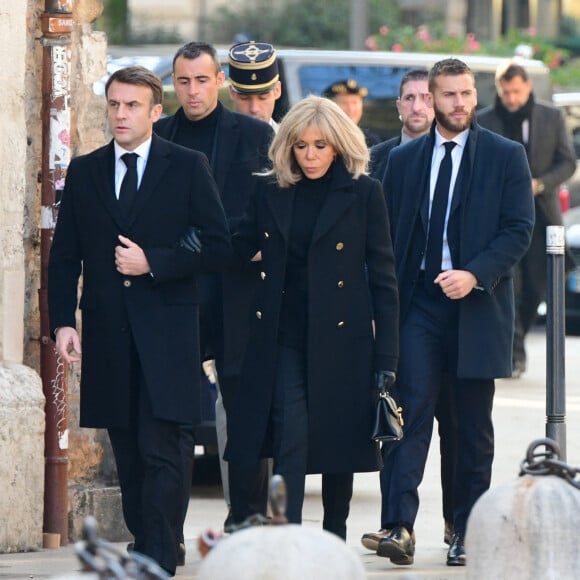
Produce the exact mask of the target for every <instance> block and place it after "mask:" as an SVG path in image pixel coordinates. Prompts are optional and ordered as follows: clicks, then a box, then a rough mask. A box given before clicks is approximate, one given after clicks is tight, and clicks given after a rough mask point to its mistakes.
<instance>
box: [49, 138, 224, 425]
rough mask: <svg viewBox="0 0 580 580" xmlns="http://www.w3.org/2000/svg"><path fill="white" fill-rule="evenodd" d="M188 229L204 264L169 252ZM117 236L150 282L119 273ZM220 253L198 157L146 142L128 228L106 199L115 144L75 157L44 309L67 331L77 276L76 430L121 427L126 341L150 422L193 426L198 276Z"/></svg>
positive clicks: (209, 188) (219, 234)
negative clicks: (146, 268)
mask: <svg viewBox="0 0 580 580" xmlns="http://www.w3.org/2000/svg"><path fill="white" fill-rule="evenodd" d="M189 226H197V227H199V228H201V229H202V231H203V244H204V246H203V250H202V252H201V254H193V253H191V252H188V251H186V250H185V249H183V248H181V247H179V245H178V243H177V242H178V240H179V238H180V236H181V235H182V233H183V232H184V230H185V229H186V228H188V227H189ZM119 234H123V235H125V236H127V237H129V238H130V239H131V240H133V241H134V242H135V243H137V244H138V245H139V246H141V248H143V250H144V252H145V255H146V257H147V260H148V261H149V264H150V266H151V270H152V273H153V275H149V274H146V275H143V276H124V275H122V274H120V273H119V272H117V270H116V268H115V246H117V245H119V241H118V239H117V236H118V235H119ZM229 248H230V245H229V232H228V228H227V223H226V219H225V215H224V211H223V208H222V206H221V203H220V201H219V196H218V192H217V188H216V186H215V183H214V181H213V179H212V177H211V174H210V172H209V167H208V164H207V161H206V159H205V156H203V155H201V154H199V153H196V152H194V151H191V150H188V149H185V148H183V147H179V146H178V145H175V144H173V143H169V142H167V141H165V140H164V139H161V138H159V137H157V136H153V139H152V143H151V150H150V154H149V158H148V161H147V166H146V168H145V172H144V174H143V179H142V182H141V185H140V188H139V192H138V195H137V200H136V203H135V207H134V209H133V212H132V214H131V216H130V218H129V219H127V220H124V219H123V217H122V215H121V213H120V210H119V207H118V201H117V199H116V196H115V189H114V147H113V143H112V142H111V143H110V144H109V145H107V146H105V147H102V148H100V149H97V150H96V151H94V152H93V153H90V154H89V155H85V156H82V157H77V158H76V159H73V161H72V162H71V164H70V167H69V169H68V174H67V178H66V184H65V189H64V193H63V197H62V202H61V204H60V211H59V217H58V221H57V224H56V229H55V233H54V240H53V244H52V250H51V254H50V261H49V270H48V303H49V314H50V324H51V328H52V329H55V328H57V327H61V326H72V327H75V326H76V324H75V310H76V306H77V284H78V279H79V275H80V274H81V270H82V275H83V286H82V295H81V298H80V308H81V311H82V337H83V354H82V370H81V425H82V426H85V427H122V426H126V425H127V423H128V419H129V408H130V392H129V386H130V384H131V380H130V368H129V361H130V359H131V344H132V341H134V345H135V347H136V349H137V352H138V355H139V359H140V361H141V365H142V368H143V372H144V374H145V380H146V383H147V387H148V391H149V396H150V399H151V405H152V409H153V413H154V415H155V416H156V417H158V418H162V419H168V420H173V421H178V422H182V423H195V422H197V421H198V419H199V385H198V381H199V364H200V363H199V357H198V352H199V343H198V322H197V315H198V312H197V311H198V307H197V289H196V274H197V273H198V272H199V271H201V270H205V269H207V268H213V267H220V266H222V265H223V263H224V262H225V260H227V257H228V253H229Z"/></svg>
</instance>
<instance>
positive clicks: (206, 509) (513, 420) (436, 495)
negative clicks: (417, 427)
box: [0, 328, 580, 580]
mask: <svg viewBox="0 0 580 580" xmlns="http://www.w3.org/2000/svg"><path fill="white" fill-rule="evenodd" d="M542 332H543V328H538V329H536V330H535V332H534V333H533V334H532V335H531V336H530V337H529V340H528V351H529V359H530V363H529V366H530V368H529V371H528V372H527V373H526V374H525V375H524V376H523V378H522V379H519V380H505V381H498V384H497V393H496V398H495V410H494V418H495V430H496V457H495V462H494V473H493V480H492V486H497V485H499V484H501V483H502V482H505V481H508V480H510V479H513V478H515V477H517V475H518V471H519V465H520V462H521V461H522V459H523V458H524V455H525V452H526V449H527V447H528V445H529V444H530V442H531V441H532V440H534V439H536V438H539V437H544V436H545V404H546V403H545V401H546V395H545V372H546V371H545V358H546V346H545V339H544V336H543V334H542ZM566 365H567V367H566V376H567V385H566V392H567V398H566V400H567V409H566V411H567V452H568V453H567V457H568V462H569V463H570V464H572V465H574V466H577V465H580V337H567V339H566ZM438 445H439V441H438V438H437V436H436V434H435V435H434V437H433V441H432V449H431V453H430V455H429V461H428V464H427V469H426V472H425V478H424V482H423V484H422V486H421V489H420V496H421V508H420V512H419V517H418V520H417V525H416V534H417V551H416V556H415V564H414V565H413V566H409V567H404V566H394V565H392V564H391V563H390V561H389V560H388V559H384V558H378V557H377V556H376V555H374V554H373V553H371V552H369V551H367V550H365V549H364V548H363V547H362V546H361V544H360V542H359V538H360V536H361V535H362V534H363V532H365V531H369V530H373V529H377V528H378V527H379V509H380V493H379V484H378V474H358V475H357V476H356V477H355V494H354V498H353V502H352V507H351V516H350V518H349V530H348V536H349V537H348V545H349V546H350V547H351V548H352V550H354V551H355V552H356V553H357V554H359V555H360V557H361V559H362V561H363V563H364V566H365V569H366V572H367V577H368V578H369V579H370V580H378V579H388V580H417V579H422V578H431V579H437V580H446V579H454V580H459V579H464V578H465V569H464V568H450V567H447V566H446V565H445V556H446V549H447V548H446V546H445V545H444V544H443V518H442V516H441V491H440V486H439V466H438V461H439V457H438V456H439V452H438ZM193 493H194V496H192V499H191V502H190V508H189V513H188V517H187V522H186V529H185V537H186V547H187V557H186V566H185V567H183V568H178V573H177V576H176V578H178V579H184V580H185V579H188V580H189V579H191V580H193V579H195V577H196V571H197V570H198V566H199V561H200V560H199V555H198V553H197V548H196V541H197V537H198V536H199V534H200V533H201V532H202V531H203V530H204V529H206V528H212V529H214V530H220V529H221V526H222V524H223V520H224V518H225V515H226V510H225V504H224V502H223V499H222V498H221V492H220V489H219V488H217V487H208V488H198V487H196V488H194V490H193ZM304 518H305V521H304V525H306V526H316V527H320V526H321V519H322V506H321V501H320V477H318V476H309V478H308V480H307V495H306V501H305V507H304ZM119 546H120V547H121V546H123V544H119ZM468 558H469V555H468ZM78 569H79V564H78V563H77V560H76V557H75V555H74V548H73V546H72V545H71V546H67V547H64V548H60V549H58V550H44V551H41V552H33V553H27V554H4V555H0V579H4V578H6V579H10V580H16V579H20V578H28V579H38V578H57V577H58V576H59V575H66V574H71V573H73V572H74V571H75V570H78ZM232 580H235V579H232ZM320 580H327V579H324V578H321V579H320ZM328 580H331V579H328Z"/></svg>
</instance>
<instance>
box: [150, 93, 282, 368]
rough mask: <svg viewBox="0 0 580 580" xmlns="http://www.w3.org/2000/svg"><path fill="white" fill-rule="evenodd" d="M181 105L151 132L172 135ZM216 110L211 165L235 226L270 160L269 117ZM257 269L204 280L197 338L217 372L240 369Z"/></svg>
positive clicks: (233, 227)
mask: <svg viewBox="0 0 580 580" xmlns="http://www.w3.org/2000/svg"><path fill="white" fill-rule="evenodd" d="M180 111H181V110H180ZM180 111H178V112H177V113H176V114H175V115H173V116H171V117H165V118H163V119H160V120H159V121H157V123H155V126H154V130H155V132H156V133H157V134H158V135H160V136H162V137H164V138H165V139H168V140H170V141H173V140H174V139H175V136H176V134H177V132H178V130H179V124H180V123H182V122H186V121H184V119H185V117H184V115H183V113H181V112H180ZM218 112H219V116H218V124H217V129H216V136H215V139H216V141H215V145H214V150H215V154H214V156H213V159H210V165H211V171H212V174H213V176H214V179H215V181H216V184H217V186H218V191H219V194H220V198H221V200H222V204H223V206H224V210H225V212H226V216H227V219H228V224H229V226H230V231H231V232H234V231H235V230H236V227H237V224H238V222H239V220H240V218H241V216H242V214H243V212H244V208H245V207H246V205H247V203H248V200H249V199H250V197H251V196H252V194H253V193H254V190H255V188H256V176H255V173H257V172H259V171H263V170H264V169H265V168H266V167H267V165H268V163H269V162H268V147H269V145H270V142H271V140H272V137H273V136H274V132H273V130H272V128H271V127H270V125H268V123H264V122H263V121H259V120H258V119H254V118H252V117H249V116H248V115H242V114H240V113H235V112H233V111H230V110H229V109H228V108H227V107H224V106H223V105H222V104H221V103H218ZM257 274H258V269H257V268H256V267H250V268H247V269H246V270H243V271H234V270H230V271H226V272H222V273H221V275H220V277H219V280H216V279H215V277H214V278H213V279H212V278H208V277H205V278H204V280H203V286H202V289H203V293H204V295H203V297H202V305H201V307H202V309H203V312H202V317H203V319H204V321H206V324H205V325H204V329H207V334H208V337H205V336H202V341H203V342H204V343H205V342H207V343H208V344H207V345H205V344H204V350H206V352H205V353H204V355H205V356H206V357H210V356H213V357H216V358H217V359H218V362H219V365H220V366H219V371H220V373H222V375H226V376H236V375H238V374H239V372H240V367H241V359H242V356H243V352H244V349H245V346H246V341H247V333H248V328H247V321H246V318H245V313H246V312H247V311H248V308H249V306H250V304H251V300H252V297H253V295H254V292H255V288H256V284H257V280H258V279H257ZM222 325H223V327H222Z"/></svg>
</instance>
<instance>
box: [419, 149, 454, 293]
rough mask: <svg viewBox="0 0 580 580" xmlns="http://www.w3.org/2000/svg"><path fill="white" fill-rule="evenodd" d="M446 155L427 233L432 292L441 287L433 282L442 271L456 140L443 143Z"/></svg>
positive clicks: (427, 284)
mask: <svg viewBox="0 0 580 580" xmlns="http://www.w3.org/2000/svg"><path fill="white" fill-rule="evenodd" d="M443 145H444V147H445V157H443V161H441V165H440V166H439V174H438V175H437V183H436V184H435V192H434V194H433V201H432V203H431V214H430V216H429V230H428V235H427V249H426V251H425V287H426V288H427V290H429V291H431V292H436V291H437V290H439V287H438V286H437V285H436V284H433V280H435V278H437V276H438V275H439V273H440V272H441V259H442V253H443V229H444V227H445V214H446V213H447V203H448V200H449V188H450V187H451V169H452V163H451V151H452V150H453V147H455V142H454V141H448V142H447V143H443Z"/></svg>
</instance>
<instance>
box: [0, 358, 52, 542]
mask: <svg viewBox="0 0 580 580" xmlns="http://www.w3.org/2000/svg"><path fill="white" fill-rule="evenodd" d="M0 482H2V489H1V492H0V552H28V551H31V550H39V549H40V548H42V519H43V510H42V506H43V498H44V395H43V394H42V384H41V381H40V377H39V376H38V375H37V374H36V373H35V372H34V371H33V370H32V369H31V368H29V367H26V366H24V365H20V364H16V363H9V362H6V361H5V362H2V363H0Z"/></svg>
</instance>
